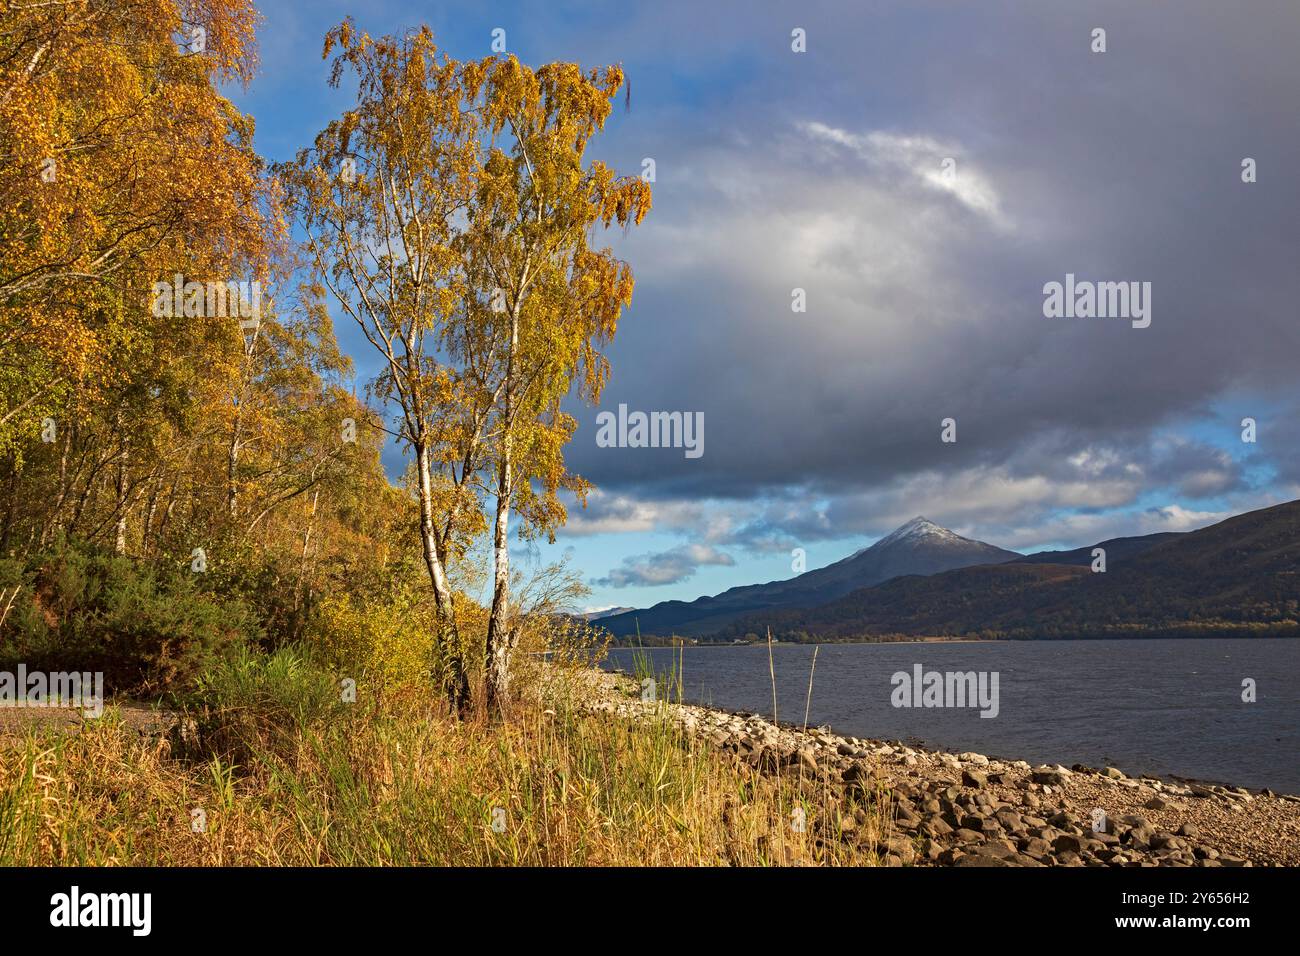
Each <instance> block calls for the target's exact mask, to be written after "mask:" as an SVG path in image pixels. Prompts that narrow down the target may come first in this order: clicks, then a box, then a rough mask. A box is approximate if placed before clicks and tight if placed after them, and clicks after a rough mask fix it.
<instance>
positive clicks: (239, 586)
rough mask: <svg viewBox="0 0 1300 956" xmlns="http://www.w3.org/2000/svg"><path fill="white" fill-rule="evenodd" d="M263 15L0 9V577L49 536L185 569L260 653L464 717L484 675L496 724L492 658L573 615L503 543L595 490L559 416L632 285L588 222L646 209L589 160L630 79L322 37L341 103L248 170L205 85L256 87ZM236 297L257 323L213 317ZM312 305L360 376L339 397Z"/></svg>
mask: <svg viewBox="0 0 1300 956" xmlns="http://www.w3.org/2000/svg"><path fill="white" fill-rule="evenodd" d="M258 20H259V17H258V14H257V11H256V8H255V6H254V3H253V0H48V2H14V0H0V487H2V488H3V489H4V499H3V509H0V564H3V563H4V562H5V561H13V562H16V564H14V566H13V567H11V568H10V569H9V571H11V572H13V574H16V575H18V578H22V577H23V575H26V577H25V578H23V580H24V581H25V582H26V583H27V584H31V583H32V581H34V580H35V578H33V575H36V577H37V578H39V574H40V569H39V568H36V569H35V570H33V568H34V567H35V566H34V565H33V564H32V562H36V564H39V563H40V561H41V560H42V558H41V556H42V555H47V554H51V553H56V552H57V550H58V549H59V548H61V547H64V543H65V542H74V543H75V545H74V546H75V547H77V548H82V547H86V548H90V549H92V550H93V549H101V550H103V551H107V552H112V553H113V554H112V558H113V560H114V561H117V560H118V559H120V558H129V559H138V560H140V561H143V562H150V561H154V562H164V563H167V564H168V565H169V566H171V567H184V568H188V567H190V565H191V562H192V561H196V562H198V563H199V564H201V565H202V567H203V574H204V575H205V577H204V578H203V579H202V581H203V584H202V587H203V588H206V589H208V590H209V591H212V592H220V593H222V594H223V595H224V594H229V595H235V596H239V597H241V599H242V598H243V597H249V599H250V600H251V601H252V603H253V604H255V605H256V610H257V614H258V618H259V621H260V624H259V630H258V636H259V639H260V638H261V636H263V635H264V636H265V637H266V639H267V640H268V641H270V642H280V641H284V640H297V639H303V638H304V636H314V639H315V643H316V644H317V646H318V648H319V649H323V650H324V651H325V652H326V653H327V655H328V656H330V657H331V659H334V660H336V661H339V662H342V661H351V662H352V663H353V665H354V666H356V667H360V668H362V670H365V671H366V672H368V673H373V674H375V675H376V679H378V680H380V681H381V682H389V683H391V682H394V681H398V682H400V681H401V680H409V678H410V676H411V674H412V672H413V670H415V671H418V672H419V673H420V674H423V675H424V677H423V679H425V680H433V681H435V682H437V683H440V684H442V685H443V687H444V689H445V691H446V695H447V699H448V700H449V701H450V702H451V704H452V705H453V707H454V709H456V710H458V711H461V710H464V708H465V707H466V706H467V705H468V704H469V703H470V699H471V685H472V683H474V682H476V681H477V680H478V676H479V675H480V674H481V675H483V678H484V691H485V693H484V698H485V700H486V702H487V703H488V705H489V706H490V707H491V708H494V709H495V708H497V706H498V704H499V702H500V700H501V699H502V698H504V696H505V695H506V694H507V692H508V688H509V676H510V667H509V661H510V653H511V651H512V649H513V648H515V647H516V645H518V644H519V642H520V641H521V640H524V641H525V642H528V641H530V640H533V639H534V638H535V637H536V635H537V634H538V633H541V630H539V628H541V629H544V628H545V627H546V626H549V625H548V624H546V622H549V621H550V620H551V618H552V617H553V616H554V615H555V614H556V613H558V612H559V611H560V610H562V608H560V607H559V605H558V604H557V603H556V600H555V595H557V594H561V593H563V594H565V595H566V599H567V598H572V597H573V594H572V593H571V590H570V588H571V586H573V585H574V580H573V578H572V576H571V575H569V574H568V573H567V572H562V571H560V572H557V571H554V570H553V569H548V571H547V572H546V574H544V575H543V576H542V578H543V579H544V580H545V581H547V582H550V583H549V584H547V585H546V586H545V587H543V588H542V590H543V591H544V592H546V593H547V594H548V595H549V597H547V598H545V599H540V600H539V599H537V598H536V589H535V587H534V585H533V584H530V583H529V582H526V581H523V580H522V579H521V578H520V576H519V575H518V572H517V570H515V571H513V572H512V568H511V565H510V536H511V532H512V531H513V532H517V533H518V534H519V535H520V536H522V537H524V538H526V539H527V538H532V537H535V536H539V535H540V536H545V535H550V534H552V533H553V532H554V530H555V529H556V528H557V527H559V526H560V525H561V524H562V523H563V522H564V520H565V518H566V513H565V506H564V499H563V498H562V495H563V494H565V493H571V494H573V495H575V496H576V498H577V499H578V500H580V501H581V500H583V499H584V496H585V494H586V491H587V484H586V482H585V481H584V480H583V479H582V478H581V477H580V476H578V475H575V474H572V473H571V472H570V471H569V469H568V468H567V466H566V464H565V459H564V447H565V445H566V444H567V443H568V442H569V440H570V439H571V437H572V435H573V431H574V428H575V421H574V419H573V418H572V416H570V415H569V414H567V413H565V412H564V411H563V410H562V402H563V401H564V400H565V398H566V397H568V396H570V395H573V396H576V397H578V398H581V399H584V400H587V401H595V400H598V398H599V396H600V393H601V390H602V388H603V387H604V384H605V382H606V380H607V378H608V375H609V368H608V363H607V361H606V359H605V357H604V354H603V350H604V348H605V347H606V346H607V345H608V343H609V342H610V341H611V340H612V338H613V336H614V335H615V333H616V330H617V326H618V321H619V318H620V316H621V314H622V313H623V310H624V309H625V308H626V307H627V306H628V304H629V303H630V302H631V298H632V291H633V277H632V273H631V269H630V267H629V266H628V265H627V263H625V262H622V261H621V260H619V259H618V258H617V257H616V256H615V254H614V252H613V251H612V250H611V249H610V248H609V247H608V246H607V245H605V244H604V242H603V241H602V240H601V239H600V236H601V233H602V232H603V231H604V230H606V229H618V228H623V229H626V228H628V227H631V226H635V225H638V224H640V223H641V222H642V221H643V219H644V218H645V216H646V214H647V213H648V212H649V210H650V206H651V193H650V187H649V185H648V184H647V183H646V182H644V181H642V179H640V178H639V177H637V176H620V175H618V174H617V173H616V172H615V171H614V170H613V169H611V168H609V167H608V166H607V165H605V164H604V163H602V162H600V161H598V160H594V159H591V158H589V157H588V156H587V155H586V152H587V147H588V144H589V142H590V141H591V140H592V139H593V138H594V137H595V136H597V135H598V134H599V133H600V131H601V130H602V129H603V128H604V126H605V123H606V121H607V120H608V119H609V117H610V115H611V112H612V104H613V102H614V99H615V97H616V96H617V94H618V92H619V90H620V88H621V87H622V86H623V83H624V76H623V72H622V70H621V69H620V68H618V67H616V66H611V67H603V68H598V69H592V70H585V69H583V68H580V67H579V66H578V65H576V64H572V63H553V64H547V65H544V66H540V67H537V68H533V67H530V66H527V65H525V64H522V63H520V62H519V61H518V60H517V59H516V58H515V57H513V56H507V57H497V56H493V57H487V58H485V59H482V60H473V61H465V62H460V61H457V60H454V59H451V58H449V57H448V56H446V55H445V54H444V53H442V52H441V51H440V50H439V49H438V47H437V45H436V44H435V43H434V40H433V35H432V33H431V32H430V31H429V30H428V29H427V28H421V29H418V30H415V31H412V32H410V33H407V34H404V35H401V36H388V37H380V38H372V37H370V36H369V35H368V34H365V33H364V32H361V31H358V30H357V29H356V28H355V27H354V26H353V24H352V23H351V21H345V22H344V23H342V24H340V25H339V26H338V27H336V28H335V29H333V30H331V31H330V33H329V34H328V35H327V37H326V38H325V46H324V56H325V57H326V58H327V59H332V73H331V82H332V84H334V85H336V86H338V85H341V84H342V83H343V82H344V79H345V77H346V78H347V80H348V82H349V83H351V82H352V81H354V80H355V83H356V99H355V102H354V104H353V106H352V107H351V108H350V109H348V110H346V111H345V112H344V113H343V114H342V115H341V116H339V117H338V118H337V119H336V120H334V121H333V122H331V123H330V124H329V125H328V126H327V127H326V129H325V130H323V131H322V132H321V133H320V135H319V136H318V137H317V138H316V141H315V144H314V147H313V148H311V149H307V150H303V151H302V152H301V153H300V154H299V155H298V156H297V158H296V159H295V160H294V161H293V162H291V163H285V164H282V165H281V166H279V167H276V168H274V169H270V168H267V167H266V166H265V164H264V163H263V161H262V159H261V158H260V157H259V156H258V155H257V154H256V152H255V151H254V150H253V146H252V137H253V119H252V117H250V116H247V115H244V114H242V113H241V112H240V111H239V110H238V109H236V108H235V107H234V105H233V104H232V103H231V102H230V101H229V100H228V99H227V98H226V97H225V96H224V95H223V93H222V88H223V84H225V83H231V82H234V83H247V82H249V81H250V80H251V79H252V77H253V74H254V70H255V67H256V61H257V58H256V43H255V31H256V28H257V24H258ZM284 209H291V210H292V211H293V213H294V215H295V218H296V220H297V222H298V224H299V225H300V226H301V228H302V230H303V235H304V237H305V239H304V241H303V242H302V243H301V246H300V247H297V248H295V247H294V246H293V245H292V244H291V243H290V241H289V238H290V237H289V228H288V224H287V222H286V219H285V216H284V214H283V210H284ZM298 252H301V253H302V256H301V258H299V257H298V256H297V253H298ZM245 281H247V282H253V281H255V282H257V283H258V288H259V290H260V291H261V293H262V294H261V297H260V299H259V301H258V303H257V305H256V314H255V315H253V316H252V317H251V318H250V316H248V315H240V314H232V312H231V311H230V310H228V309H226V308H225V307H224V306H218V307H215V308H214V307H213V302H214V301H216V300H214V299H213V298H212V296H213V293H212V291H211V289H212V287H213V286H216V287H217V288H219V289H223V290H224V289H225V288H226V284H227V283H237V282H245ZM173 282H174V283H175V285H176V287H177V290H178V291H177V292H176V298H177V301H176V302H175V303H174V304H175V305H180V304H181V302H180V299H181V298H182V297H183V299H184V307H183V308H172V307H171V306H172V305H173V301H172V294H171V291H170V290H171V288H172V285H173ZM160 284H161V287H162V291H161V292H159V291H158V286H159V285H160ZM190 285H193V286H194V289H193V291H191V289H190ZM205 287H206V288H207V289H208V292H207V293H206V296H207V297H206V299H205V294H204V291H203V289H204V288H205ZM182 293H183V295H182ZM223 294H224V292H223ZM231 294H232V295H233V293H231ZM223 301H224V300H223ZM160 306H161V307H160ZM231 307H232V308H234V303H233V302H232V303H231ZM238 311H239V310H238V309H235V313H238ZM331 312H336V313H341V314H342V315H344V316H346V317H347V318H348V319H350V320H351V321H353V322H355V323H356V325H357V326H358V327H359V328H360V329H361V330H362V332H363V333H364V334H365V335H366V337H367V338H368V340H369V342H370V343H371V345H372V346H373V347H374V349H375V350H376V353H377V354H378V356H379V357H380V362H381V364H380V371H379V374H378V375H377V377H375V379H374V380H373V381H372V382H370V383H369V391H368V395H366V396H364V397H362V398H358V396H357V394H356V386H355V384H353V383H352V381H351V379H352V375H353V372H352V364H351V361H350V360H349V359H348V357H347V356H345V355H343V354H342V353H341V352H340V351H339V348H338V345H337V343H336V341H335V337H334V330H333V326H332V320H331ZM369 400H373V401H374V402H375V405H376V406H377V407H379V408H380V410H379V411H376V410H375V409H373V408H371V407H370V405H369V404H368V401H369ZM385 411H386V412H388V413H394V414H386V413H385ZM385 434H390V435H392V436H394V437H395V438H396V439H397V440H398V442H399V443H400V444H401V445H403V446H404V450H409V451H410V452H411V453H412V454H411V468H410V472H409V474H408V484H406V485H405V486H395V485H394V484H393V483H391V482H390V481H389V480H388V479H387V476H386V475H385V473H384V470H383V467H382V465H381V463H380V452H381V450H382V447H383V444H384V440H385V439H384V436H385ZM512 521H513V523H514V526H513V527H512ZM200 555H201V558H202V560H201V561H200V560H199V557H198V556H200ZM114 566H116V565H114ZM196 566H197V565H196ZM14 568H19V570H17V571H15V570H14ZM4 570H5V569H4V568H0V571H4ZM9 571H7V572H5V573H9ZM146 577H147V576H146ZM421 577H422V578H423V579H424V581H423V582H421V581H420V580H419V579H420V578H421ZM18 578H15V580H18ZM556 582H560V583H559V584H558V585H557V584H556ZM417 585H418V586H417ZM16 586H18V587H21V586H23V585H21V584H20V585H16ZM33 586H35V585H33ZM475 589H477V592H478V594H479V595H480V597H483V596H485V595H484V592H485V591H489V592H490V595H491V597H490V601H487V600H478V601H476V600H475V599H474V598H473V596H472V593H471V592H473V591H474V590H475ZM530 589H531V590H530ZM2 596H3V595H2V594H0V598H2ZM33 606H34V605H33ZM33 613H38V611H34V612H33ZM10 623H11V625H12V623H13V622H12V621H11V622H10ZM421 629H423V630H421ZM309 632H310V634H309ZM0 643H2V642H0ZM417 662H423V663H422V664H420V665H419V666H417Z"/></svg>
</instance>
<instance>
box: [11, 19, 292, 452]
mask: <svg viewBox="0 0 1300 956" xmlns="http://www.w3.org/2000/svg"><path fill="white" fill-rule="evenodd" d="M257 19H258V16H257V13H256V10H255V9H254V7H253V4H252V2H251V0H59V2H49V3H24V2H16V0H0V392H2V394H3V402H4V405H3V410H2V411H0V415H3V418H0V442H4V443H6V444H7V443H8V442H9V441H10V440H11V439H12V434H13V431H14V429H16V428H22V429H24V430H26V431H27V432H28V434H30V428H31V426H32V423H33V422H34V421H40V419H41V417H42V416H41V415H38V414H35V413H36V412H38V411H43V410H44V411H48V410H49V409H50V408H52V407H55V405H54V404H53V403H52V402H51V401H50V400H52V399H53V398H54V395H55V393H56V392H60V391H61V392H62V394H65V395H66V394H69V393H70V391H71V389H72V386H74V385H76V386H79V387H82V388H86V387H95V386H98V385H99V384H101V383H102V382H103V381H104V377H105V376H109V375H111V374H112V372H113V370H114V369H115V368H117V367H120V363H117V362H114V361H112V356H113V352H114V349H115V348H116V347H117V346H118V345H119V344H120V342H121V340H122V339H123V338H130V337H131V334H132V332H133V331H135V330H137V329H138V327H139V326H140V325H141V324H147V323H149V322H150V321H152V317H151V316H150V315H149V314H148V311H147V310H148V306H149V302H150V300H149V290H150V288H151V286H152V284H153V283H154V282H155V281H157V280H159V279H164V278H165V279H168V280H170V278H171V277H172V275H173V274H183V275H185V276H188V277H193V278H199V279H201V280H204V281H207V280H212V281H217V280H220V281H226V280H229V279H234V278H238V277H245V276H248V275H261V276H263V277H265V276H266V275H267V273H268V269H269V263H270V258H271V255H272V252H273V249H274V246H275V245H276V244H277V243H278V242H279V241H280V240H281V239H282V238H283V234H284V233H283V228H282V224H281V223H280V222H279V215H278V212H277V211H276V206H275V196H274V193H273V191H272V189H271V186H270V181H269V180H268V179H267V178H266V177H264V176H263V175H262V163H261V161H260V159H259V158H258V157H257V155H256V154H255V153H254V152H253V150H252V148H251V137H252V128H253V124H252V119H251V118H250V117H247V116H244V115H243V114H241V113H240V112H239V111H238V110H236V109H235V108H234V107H233V106H232V105H231V104H230V102H229V101H228V100H227V99H226V98H225V97H224V96H222V95H221V94H220V93H219V91H218V89H217V82H218V81H219V80H234V81H247V80H249V79H250V78H251V77H252V73H253V69H254V67H255V64H256V55H255V41H254V28H255V26H256V23H257ZM92 372H93V373H95V374H93V375H92V374H91V373H92Z"/></svg>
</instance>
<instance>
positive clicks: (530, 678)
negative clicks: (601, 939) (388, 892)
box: [0, 649, 1300, 867]
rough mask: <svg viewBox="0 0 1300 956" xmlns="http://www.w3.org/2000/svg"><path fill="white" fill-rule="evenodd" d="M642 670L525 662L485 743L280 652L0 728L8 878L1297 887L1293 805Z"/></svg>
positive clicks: (448, 720)
mask: <svg viewBox="0 0 1300 956" xmlns="http://www.w3.org/2000/svg"><path fill="white" fill-rule="evenodd" d="M645 666H646V664H645V662H644V661H642V662H638V665H637V674H636V675H635V676H633V675H626V674H617V673H611V672H607V671H601V670H597V669H594V668H591V667H589V666H587V665H585V664H581V663H577V662H576V661H570V662H568V663H562V662H560V663H543V662H541V661H538V660H535V659H532V660H529V661H526V662H525V661H521V665H520V673H519V675H518V686H519V690H520V699H519V700H518V701H517V702H516V703H515V704H514V705H513V706H512V708H511V710H510V712H509V714H508V715H507V716H506V717H504V718H498V719H496V720H492V719H490V718H488V717H487V716H486V715H485V714H483V713H481V712H480V713H475V714H473V715H471V716H469V717H467V718H465V719H456V718H454V717H453V716H451V715H450V712H449V711H448V709H447V707H446V704H445V702H444V701H442V700H441V699H439V697H438V695H431V694H430V693H429V692H428V690H427V688H419V687H405V688H402V687H394V688H390V689H385V690H379V689H376V690H375V691H374V692H373V696H371V694H370V693H368V692H367V686H366V685H362V690H363V692H362V693H361V694H359V696H358V699H357V702H355V703H342V702H340V699H339V696H340V695H339V693H338V690H337V683H338V680H337V674H336V673H331V672H330V671H328V670H327V669H325V668H323V667H321V666H319V665H317V664H315V663H313V662H312V661H311V659H310V657H309V656H307V655H302V654H299V653H297V652H295V651H293V650H291V649H290V650H281V651H279V652H276V653H274V654H269V655H263V654H249V655H245V656H242V657H239V658H237V659H235V660H233V661H223V662H219V663H217V664H215V665H214V666H213V667H211V668H210V669H209V670H208V671H206V672H205V674H204V675H203V676H202V678H201V679H200V681H199V687H200V691H199V693H198V694H197V695H196V696H194V697H192V698H191V699H189V700H188V701H186V702H185V703H184V704H183V705H178V706H177V707H175V708H173V709H161V708H159V707H156V706H144V705H139V706H137V705H126V704H121V705H118V706H110V707H109V708H108V709H107V710H106V713H105V715H104V716H103V717H101V718H99V719H97V720H95V721H82V720H80V719H79V718H78V717H77V716H76V713H75V711H67V710H54V709H46V710H24V709H18V708H6V709H5V710H4V711H3V712H0V865H78V864H80V865H147V866H148V865H193V866H242V865H271V866H276V865H359V866H374V865H377V866H388V865H449V864H457V865H475V866H486V865H596V866H601V865H619V866H661V865H662V866H683V865H689V866H698V865H704V866H767V865H832V866H844V865H847V866H900V865H917V866H920V865H938V866H946V865H956V866H1087V865H1092V866H1098V865H1109V866H1153V865H1155V866H1201V867H1215V866H1269V865H1296V864H1297V863H1300V840H1298V839H1297V835H1298V834H1300V797H1293V796H1280V795H1273V794H1270V793H1268V792H1249V791H1247V790H1245V789H1244V788H1238V787H1229V786H1220V785H1216V784H1201V783H1193V782H1187V781H1175V780H1156V779H1154V778H1149V777H1144V778H1137V779H1134V778H1129V777H1127V776H1126V775H1124V774H1122V773H1121V772H1120V771H1118V770H1116V769H1114V768H1102V769H1100V770H1092V769H1087V768H1082V767H1077V766H1076V767H1074V768H1072V769H1067V768H1065V767H1060V766H1042V767H1031V766H1030V765H1029V764H1027V763H1023V762H1019V761H1003V760H998V759H994V758H989V757H985V756H983V755H980V754H973V753H963V754H949V753H943V752H939V751H930V750H924V749H919V748H914V747H909V746H905V745H903V744H900V743H896V742H895V743H891V742H887V741H876V740H866V739H858V738H853V737H842V736H839V735H836V734H834V733H833V732H831V731H830V730H829V729H827V728H823V727H806V726H800V725H799V724H798V723H797V722H796V723H795V724H788V723H781V724H774V723H773V722H772V721H771V720H770V719H769V718H768V717H764V716H760V715H756V714H743V713H736V714H731V713H727V712H725V711H722V710H718V709H714V708H706V707H701V706H696V705H689V704H683V703H679V702H676V700H679V699H680V687H674V677H673V675H672V673H671V672H670V673H666V674H659V675H657V676H656V677H655V679H656V683H657V686H658V687H660V688H662V689H663V690H666V691H668V694H667V697H668V698H669V699H668V700H659V701H656V702H644V701H642V700H641V699H640V696H639V693H640V692H639V687H640V682H641V681H642V680H644V678H645V676H647V675H649V674H650V673H651V672H649V671H645V670H644V667H645ZM196 811H201V814H196ZM1098 812H1101V813H1104V814H1105V816H1104V818H1098V817H1097V816H1096V814H1097V813H1098ZM200 819H201V820H202V824H203V825H202V827H201V828H200V827H198V826H197V825H196V820H200Z"/></svg>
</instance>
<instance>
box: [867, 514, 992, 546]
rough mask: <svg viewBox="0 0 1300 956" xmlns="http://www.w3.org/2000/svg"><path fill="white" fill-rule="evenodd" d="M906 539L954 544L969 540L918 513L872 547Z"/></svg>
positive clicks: (917, 541) (916, 541) (918, 541)
mask: <svg viewBox="0 0 1300 956" xmlns="http://www.w3.org/2000/svg"><path fill="white" fill-rule="evenodd" d="M903 541H908V542H911V543H920V542H922V541H926V542H927V543H930V544H956V543H959V542H963V541H966V542H968V541H970V539H969V538H963V537H962V536H961V535H959V534H957V533H956V532H955V531H949V530H948V529H947V528H944V527H942V526H940V525H937V524H935V523H934V522H933V521H931V520H930V519H929V518H926V517H924V516H922V515H918V516H917V517H915V518H913V519H912V520H911V521H909V522H907V524H905V525H901V526H900V527H898V528H895V529H894V530H893V531H891V532H890V533H889V534H887V535H885V537H883V538H881V539H880V540H879V541H877V542H876V544H874V545H872V547H876V546H878V545H890V544H897V543H899V542H903Z"/></svg>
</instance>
